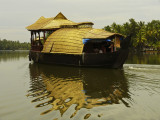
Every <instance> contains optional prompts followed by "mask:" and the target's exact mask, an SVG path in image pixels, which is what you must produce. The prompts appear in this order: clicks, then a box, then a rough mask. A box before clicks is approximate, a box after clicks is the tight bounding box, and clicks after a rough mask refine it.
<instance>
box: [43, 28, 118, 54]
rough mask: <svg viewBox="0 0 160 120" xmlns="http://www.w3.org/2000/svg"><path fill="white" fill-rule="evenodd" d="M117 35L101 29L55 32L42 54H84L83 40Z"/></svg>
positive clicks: (67, 29) (71, 29)
mask: <svg viewBox="0 0 160 120" xmlns="http://www.w3.org/2000/svg"><path fill="white" fill-rule="evenodd" d="M114 35H120V34H116V33H110V32H107V31H105V30H101V29H93V28H81V29H78V28H62V29H59V30H57V31H55V32H53V33H52V34H51V35H50V36H49V37H48V38H47V40H46V42H45V44H44V48H43V50H42V52H44V53H64V54H82V51H83V47H84V44H83V42H82V41H83V39H84V38H91V39H107V38H109V37H111V36H114Z"/></svg>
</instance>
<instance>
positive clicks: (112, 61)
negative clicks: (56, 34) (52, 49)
mask: <svg viewBox="0 0 160 120" xmlns="http://www.w3.org/2000/svg"><path fill="white" fill-rule="evenodd" d="M128 53H129V50H128V49H120V50H119V51H116V52H112V53H84V54H82V55H72V54H53V53H41V52H38V51H30V54H29V58H30V60H33V61H34V62H37V63H48V64H59V65H71V66H84V67H106V68H122V67H123V64H124V62H125V60H126V59H127V56H128Z"/></svg>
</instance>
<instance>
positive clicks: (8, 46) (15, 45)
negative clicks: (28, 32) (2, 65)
mask: <svg viewBox="0 0 160 120" xmlns="http://www.w3.org/2000/svg"><path fill="white" fill-rule="evenodd" d="M29 49H30V43H27V42H23V43H20V42H19V41H11V40H6V39H3V40H0V50H29Z"/></svg>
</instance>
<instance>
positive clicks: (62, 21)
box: [26, 13, 77, 30]
mask: <svg viewBox="0 0 160 120" xmlns="http://www.w3.org/2000/svg"><path fill="white" fill-rule="evenodd" d="M63 25H77V23H75V22H72V21H70V20H68V19H67V18H66V17H65V16H64V15H63V14H62V13H59V14H58V15H57V16H56V17H52V18H45V17H43V16H42V17H40V18H39V19H38V20H37V21H36V22H35V23H34V24H32V25H30V26H28V27H26V29H27V30H45V29H56V28H61V26H63Z"/></svg>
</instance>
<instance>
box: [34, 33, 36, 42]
mask: <svg viewBox="0 0 160 120" xmlns="http://www.w3.org/2000/svg"><path fill="white" fill-rule="evenodd" d="M34 34H35V40H36V38H37V35H36V32H34Z"/></svg>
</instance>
